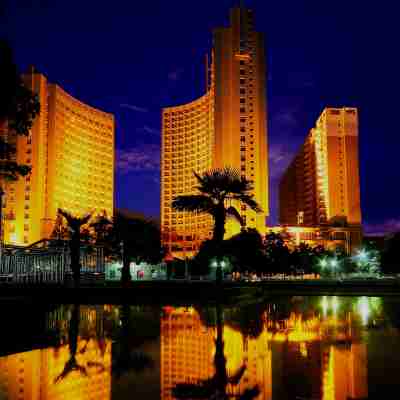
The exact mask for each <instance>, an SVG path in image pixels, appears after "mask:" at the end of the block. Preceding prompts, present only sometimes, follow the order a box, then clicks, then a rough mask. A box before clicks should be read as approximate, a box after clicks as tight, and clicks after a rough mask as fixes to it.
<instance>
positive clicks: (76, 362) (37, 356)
mask: <svg viewBox="0 0 400 400" xmlns="http://www.w3.org/2000/svg"><path fill="white" fill-rule="evenodd" d="M102 320H103V318H102V307H86V306H72V308H71V307H70V306H65V307H60V308H59V309H57V310H56V311H55V312H54V313H52V314H51V315H50V316H49V318H48V328H49V329H51V330H52V331H53V332H55V331H57V333H58V335H59V343H60V344H59V346H57V347H49V348H45V349H38V350H32V351H28V352H24V353H18V354H13V355H10V356H6V357H1V358H0V399H8V400H28V399H29V400H35V399H36V400H58V399H74V400H81V399H82V400H86V399H88V400H89V399H93V400H94V399H96V400H97V399H104V400H105V399H110V398H111V340H108V339H104V332H103V327H102Z"/></svg>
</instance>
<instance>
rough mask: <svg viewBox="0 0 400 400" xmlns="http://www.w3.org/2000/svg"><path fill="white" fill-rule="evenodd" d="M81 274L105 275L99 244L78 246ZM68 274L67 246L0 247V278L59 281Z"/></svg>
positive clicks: (1, 279)
mask: <svg viewBox="0 0 400 400" xmlns="http://www.w3.org/2000/svg"><path fill="white" fill-rule="evenodd" d="M81 274H82V275H81V276H82V277H83V278H84V279H85V280H97V279H99V278H100V279H104V276H105V263H104V253H103V248H102V247H94V248H93V250H92V251H87V250H85V249H83V250H81ZM71 275H72V271H71V268H70V253H69V250H68V248H48V249H21V248H14V249H13V248H3V249H0V282H9V283H45V282H46V283H47V282H48V283H62V282H64V281H65V279H66V278H67V277H68V276H71Z"/></svg>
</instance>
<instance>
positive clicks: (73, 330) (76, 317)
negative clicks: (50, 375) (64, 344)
mask: <svg viewBox="0 0 400 400" xmlns="http://www.w3.org/2000/svg"><path fill="white" fill-rule="evenodd" d="M79 323H80V306H79V305H78V304H74V305H73V308H72V313H71V320H70V324H69V332H68V345H69V353H70V357H69V359H68V361H67V362H66V364H65V366H64V369H63V370H62V371H61V373H60V374H59V375H58V376H57V377H56V379H55V380H54V383H58V382H60V381H62V380H63V379H65V378H66V377H67V376H68V375H69V374H70V373H71V372H73V371H77V372H79V373H80V374H82V375H85V376H87V375H88V374H87V370H86V368H85V367H84V366H83V365H80V364H79V363H78V361H77V360H76V354H77V350H78V336H79Z"/></svg>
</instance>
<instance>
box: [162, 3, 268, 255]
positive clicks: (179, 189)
mask: <svg viewBox="0 0 400 400" xmlns="http://www.w3.org/2000/svg"><path fill="white" fill-rule="evenodd" d="M213 42H214V43H213V44H214V45H213V49H212V52H211V54H212V62H211V65H209V63H208V62H207V68H206V76H207V85H206V86H207V91H206V94H205V95H204V96H203V97H201V98H200V99H198V100H195V101H194V102H191V103H188V104H185V105H182V106H178V107H169V108H165V109H164V110H163V124H162V127H163V130H162V136H163V140H162V169H161V176H162V177H161V181H162V189H161V227H162V231H163V243H164V245H165V246H166V247H167V249H168V250H169V252H170V253H172V254H173V255H175V256H177V257H180V258H185V257H188V256H190V255H192V254H193V252H196V250H198V247H199V244H200V243H201V241H202V240H204V239H206V238H207V237H209V235H210V231H211V230H212V222H211V218H210V217H204V216H197V215H193V214H192V215H189V214H184V213H182V212H173V211H172V210H171V202H172V200H173V198H174V197H175V196H177V195H187V194H195V193H197V191H196V190H195V189H194V188H193V186H194V185H195V184H196V180H195V178H194V176H193V171H195V172H197V173H200V174H201V173H203V172H204V171H206V170H208V169H210V168H224V167H228V166H229V167H233V168H235V169H237V170H238V171H240V174H241V176H243V177H245V178H246V179H247V180H249V181H251V183H252V184H253V195H254V198H255V200H256V201H257V202H258V203H259V204H260V205H261V207H262V209H263V212H262V213H259V214H256V213H255V212H253V211H252V210H249V209H248V208H246V207H245V206H243V205H241V204H231V205H232V206H234V207H236V209H237V211H238V212H239V213H240V214H241V216H242V218H243V220H244V224H245V226H246V227H248V228H257V229H258V231H259V232H261V233H264V231H265V224H266V217H267V216H268V214H269V211H268V209H269V203H268V157H267V156H268V145H267V126H266V121H267V102H266V79H265V76H266V71H265V52H264V41H263V36H262V34H261V33H259V32H256V31H255V30H254V18H253V12H252V10H249V9H246V8H243V7H235V8H233V9H232V10H231V14H230V25H229V26H228V27H222V28H217V29H215V30H214V33H213ZM239 232H240V225H239V224H238V223H236V222H228V223H227V224H226V237H229V236H232V235H234V234H235V233H239Z"/></svg>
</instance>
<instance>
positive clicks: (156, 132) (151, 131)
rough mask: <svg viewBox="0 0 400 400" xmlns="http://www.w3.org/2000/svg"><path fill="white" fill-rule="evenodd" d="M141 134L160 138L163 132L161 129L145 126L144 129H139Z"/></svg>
mask: <svg viewBox="0 0 400 400" xmlns="http://www.w3.org/2000/svg"><path fill="white" fill-rule="evenodd" d="M138 130H139V132H143V133H147V134H149V135H155V136H160V134H161V132H160V130H159V129H156V128H152V127H151V126H148V125H144V126H143V127H141V128H139V129H138Z"/></svg>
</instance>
